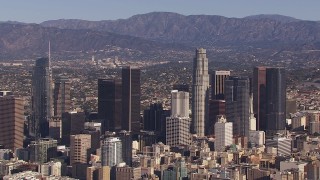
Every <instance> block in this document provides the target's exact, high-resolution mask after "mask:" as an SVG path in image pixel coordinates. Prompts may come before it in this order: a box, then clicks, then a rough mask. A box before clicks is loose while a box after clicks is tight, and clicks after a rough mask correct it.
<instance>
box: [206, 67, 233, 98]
mask: <svg viewBox="0 0 320 180" xmlns="http://www.w3.org/2000/svg"><path fill="white" fill-rule="evenodd" d="M229 76H230V71H213V73H212V74H211V99H212V100H213V99H217V100H224V86H225V85H224V81H225V80H226V79H228V77H229Z"/></svg>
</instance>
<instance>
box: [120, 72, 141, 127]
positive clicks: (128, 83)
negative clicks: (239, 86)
mask: <svg viewBox="0 0 320 180" xmlns="http://www.w3.org/2000/svg"><path fill="white" fill-rule="evenodd" d="M140 94H141V90H140V69H138V68H132V67H124V68H122V129H123V130H126V131H131V132H133V133H138V132H139V131H140Z"/></svg>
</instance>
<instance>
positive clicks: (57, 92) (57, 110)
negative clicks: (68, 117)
mask: <svg viewBox="0 0 320 180" xmlns="http://www.w3.org/2000/svg"><path fill="white" fill-rule="evenodd" d="M70 88H71V87H70V82H69V79H68V78H67V77H63V76H61V77H58V78H57V79H56V80H55V82H54V89H53V114H54V116H56V117H61V116H62V113H64V112H68V111H70V108H71V98H70Z"/></svg>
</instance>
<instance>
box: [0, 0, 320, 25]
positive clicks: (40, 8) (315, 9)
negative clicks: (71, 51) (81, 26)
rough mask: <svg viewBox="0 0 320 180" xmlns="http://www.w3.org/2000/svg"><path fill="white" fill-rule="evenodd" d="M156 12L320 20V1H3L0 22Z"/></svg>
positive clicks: (114, 17) (89, 18)
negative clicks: (266, 15) (275, 15)
mask: <svg viewBox="0 0 320 180" xmlns="http://www.w3.org/2000/svg"><path fill="white" fill-rule="evenodd" d="M153 11H166V12H177V13H180V14H184V15H192V14H208V15H222V16H226V17H244V16H248V15H256V14H281V15H287V16H292V17H295V18H298V19H305V20H320V0H0V21H8V20H11V21H21V22H35V23H39V22H42V21H45V20H52V19H86V20H110V19H119V18H128V17H130V16H132V15H135V14H143V13H148V12H153Z"/></svg>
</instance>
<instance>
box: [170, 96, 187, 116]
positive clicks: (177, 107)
mask: <svg viewBox="0 0 320 180" xmlns="http://www.w3.org/2000/svg"><path fill="white" fill-rule="evenodd" d="M171 116H173V117H189V93H188V92H184V91H178V90H172V91H171Z"/></svg>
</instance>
